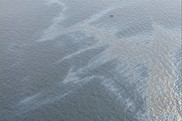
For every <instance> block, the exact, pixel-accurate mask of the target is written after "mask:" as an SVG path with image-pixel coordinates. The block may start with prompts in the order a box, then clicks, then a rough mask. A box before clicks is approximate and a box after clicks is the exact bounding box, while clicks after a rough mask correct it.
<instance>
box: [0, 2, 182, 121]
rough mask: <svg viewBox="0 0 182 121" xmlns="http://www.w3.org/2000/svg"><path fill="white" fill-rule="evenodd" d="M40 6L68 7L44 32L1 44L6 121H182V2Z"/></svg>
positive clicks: (3, 114)
mask: <svg viewBox="0 0 182 121" xmlns="http://www.w3.org/2000/svg"><path fill="white" fill-rule="evenodd" d="M9 2H10V1H9ZM10 3H11V2H10ZM40 3H42V5H45V6H47V9H49V8H51V9H52V8H54V6H55V7H56V8H57V7H58V6H59V7H60V8H61V9H60V11H57V14H56V15H55V16H53V18H52V21H51V22H50V25H49V26H47V23H46V24H45V25H46V26H47V28H46V29H43V30H42V34H41V35H40V36H39V37H37V38H36V39H34V38H30V40H31V42H30V41H27V42H26V41H22V42H19V40H18V38H15V40H14V41H13V42H8V44H6V43H5V42H4V43H5V44H4V43H3V44H4V45H3V46H0V47H2V48H3V59H2V62H3V63H5V64H3V66H2V67H3V70H2V71H1V73H2V77H1V80H2V81H1V82H2V86H3V87H2V89H3V90H4V91H3V92H2V93H3V96H2V99H3V101H2V104H3V110H1V111H0V117H1V118H0V119H2V120H7V121H23V120H25V119H26V120H27V121H29V120H30V121H31V120H39V121H46V120H55V121H56V120H58V119H59V120H63V121H64V120H65V121H66V120H70V121H72V120H73V121H74V120H75V121H77V120H86V121H87V120H88V121H89V120H106V121H110V120H112V121H121V120H125V121H135V120H136V121H164V120H166V121H181V120H182V114H181V112H182V110H181V108H180V107H181V106H182V104H181V102H180V101H181V96H182V94H181V86H180V85H181V81H180V80H181V35H180V34H181V31H180V27H181V26H180V17H179V15H180V1H179V0H174V1H169V0H167V1H165V2H161V1H157V0H147V1H145V0H137V1H121V0H94V1H92V2H90V1H89V0H77V1H76V0H71V1H67V0H45V1H44V2H42V1H41V2H40ZM35 4H36V3H35ZM24 7H25V8H23V9H26V7H27V5H25V6H24ZM32 11H34V8H32ZM5 12H6V11H5ZM42 12H43V13H44V12H45V11H42ZM39 14H41V13H39ZM44 14H45V13H44ZM47 16H49V15H47ZM17 17H18V15H17ZM34 17H35V16H34ZM15 18H16V16H15ZM25 19H26V18H25ZM17 29H19V31H21V28H17ZM3 31H5V32H8V31H6V29H4V30H3ZM37 32H38V31H37ZM4 38H6V35H4V36H3V37H2V38H1V41H8V40H4ZM22 38H24V39H25V40H26V39H27V37H26V36H22ZM16 39H17V42H16ZM18 43H21V45H20V44H18ZM5 47H7V48H5ZM6 55H11V56H6ZM6 60H9V63H10V64H9V63H8V64H7V62H6ZM9 65H10V66H9ZM6 92H7V93H6ZM92 114H93V115H92Z"/></svg>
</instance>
